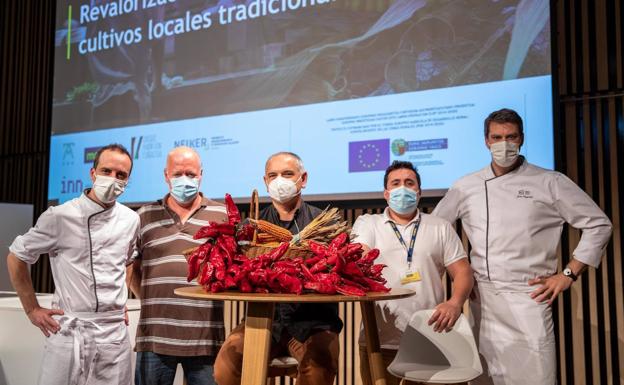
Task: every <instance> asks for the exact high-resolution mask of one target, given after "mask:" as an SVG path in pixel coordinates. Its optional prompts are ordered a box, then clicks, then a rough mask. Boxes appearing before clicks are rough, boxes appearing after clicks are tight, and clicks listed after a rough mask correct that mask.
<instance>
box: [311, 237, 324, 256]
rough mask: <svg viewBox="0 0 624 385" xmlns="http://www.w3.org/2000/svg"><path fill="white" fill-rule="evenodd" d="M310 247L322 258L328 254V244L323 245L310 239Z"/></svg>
mask: <svg viewBox="0 0 624 385" xmlns="http://www.w3.org/2000/svg"><path fill="white" fill-rule="evenodd" d="M308 248H310V250H311V251H312V252H313V253H314V255H315V256H316V257H320V258H322V257H326V256H327V246H324V245H321V244H320V243H318V242H314V241H308Z"/></svg>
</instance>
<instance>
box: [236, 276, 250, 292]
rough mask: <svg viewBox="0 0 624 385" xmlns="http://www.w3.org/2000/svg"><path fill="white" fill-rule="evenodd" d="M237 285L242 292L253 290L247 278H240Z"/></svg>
mask: <svg viewBox="0 0 624 385" xmlns="http://www.w3.org/2000/svg"><path fill="white" fill-rule="evenodd" d="M238 287H239V288H240V291H242V292H243V293H251V292H252V291H253V286H251V283H249V280H248V279H247V278H243V279H241V280H240V282H239V283H238Z"/></svg>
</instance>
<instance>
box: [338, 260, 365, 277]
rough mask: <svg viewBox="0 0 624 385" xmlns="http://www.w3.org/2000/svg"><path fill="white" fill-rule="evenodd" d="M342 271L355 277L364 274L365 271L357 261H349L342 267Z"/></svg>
mask: <svg viewBox="0 0 624 385" xmlns="http://www.w3.org/2000/svg"><path fill="white" fill-rule="evenodd" d="M342 273H343V274H345V275H348V276H354V277H363V276H364V273H363V272H362V270H361V269H360V268H359V266H358V265H357V264H356V263H355V262H347V263H346V264H345V265H344V267H343V269H342Z"/></svg>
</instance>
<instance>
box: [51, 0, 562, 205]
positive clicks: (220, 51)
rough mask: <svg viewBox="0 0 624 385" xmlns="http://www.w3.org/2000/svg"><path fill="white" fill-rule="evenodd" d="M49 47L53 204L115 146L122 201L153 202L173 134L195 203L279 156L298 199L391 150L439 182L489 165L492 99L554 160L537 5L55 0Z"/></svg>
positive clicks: (241, 184)
mask: <svg viewBox="0 0 624 385" xmlns="http://www.w3.org/2000/svg"><path fill="white" fill-rule="evenodd" d="M55 45H56V48H55V49H56V51H55V82H54V105H53V121H52V134H53V136H52V141H51V159H50V178H49V181H50V182H49V199H50V200H51V201H58V202H63V201H66V200H68V199H71V198H73V197H75V196H77V195H79V194H80V192H81V191H82V189H83V188H86V187H89V186H90V181H89V179H88V170H89V168H90V167H91V164H92V160H93V156H94V154H95V152H96V151H97V150H98V148H100V147H102V146H104V145H106V144H108V143H112V142H118V143H121V144H124V145H125V146H126V147H127V148H128V149H129V150H130V151H131V152H132V155H133V158H134V169H133V173H132V176H131V184H130V186H129V187H128V189H127V192H126V193H125V194H124V195H123V201H124V202H145V201H150V200H154V199H158V198H161V197H162V196H164V194H165V193H166V191H167V188H166V185H165V183H164V180H163V168H164V165H165V158H166V155H167V153H168V152H169V151H170V150H171V149H172V148H173V147H175V146H180V145H185V146H190V147H193V148H195V149H196V150H197V151H198V152H199V154H200V155H201V157H202V160H203V167H204V179H203V183H202V191H203V192H204V194H205V195H207V196H209V197H216V198H221V197H222V196H223V194H224V193H225V192H230V193H231V194H232V195H234V196H238V197H245V196H249V195H250V192H251V190H252V189H253V188H258V189H259V190H260V191H261V192H264V193H265V195H266V192H265V189H264V188H263V185H262V175H263V172H264V162H265V160H266V158H267V156H269V155H270V154H272V153H274V152H277V151H293V152H296V153H298V154H299V155H301V157H302V158H303V159H304V162H305V164H306V168H307V170H308V172H309V174H310V181H309V184H308V188H307V189H306V193H307V194H315V195H329V196H332V195H335V194H357V193H362V192H375V191H380V190H381V189H382V184H383V183H382V179H383V171H384V170H385V168H386V167H387V166H388V165H389V164H390V162H392V161H393V160H395V159H400V160H409V161H412V162H414V164H415V165H416V166H417V167H418V168H419V171H420V172H421V175H422V179H423V186H422V187H423V188H424V189H444V188H447V187H449V186H450V184H451V183H452V182H453V181H454V180H455V179H457V178H458V177H460V176H461V175H464V174H466V173H468V172H471V171H474V170H476V169H479V168H481V167H483V165H485V164H486V163H487V162H488V160H489V156H488V153H487V150H486V149H485V147H484V143H483V119H484V118H485V117H486V116H487V114H488V113H489V112H491V111H492V110H494V109H498V108H502V107H510V108H514V109H516V110H517V111H518V112H519V113H520V114H521V115H522V117H523V118H524V120H525V136H526V137H525V145H524V147H523V153H524V154H525V155H526V156H527V157H528V158H529V160H530V161H532V162H533V163H536V164H538V165H541V166H543V167H547V168H552V166H553V152H554V151H553V138H552V136H553V129H552V107H551V106H552V100H551V76H550V72H551V69H550V29H549V9H548V2H544V1H523V0H500V1H491V2H490V1H477V0H473V1H438V0H436V1H424V0H333V1H332V0H246V1H233V0H219V1H215V0H187V1H183V0H116V1H104V0H100V1H98V0H91V1H87V0H82V1H79V0H76V1H72V0H69V1H67V0H61V1H59V3H58V5H57V30H56V41H55ZM345 196H346V195H345Z"/></svg>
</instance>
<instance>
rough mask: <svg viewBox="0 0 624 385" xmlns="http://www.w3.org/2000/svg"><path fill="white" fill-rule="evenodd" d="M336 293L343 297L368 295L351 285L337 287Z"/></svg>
mask: <svg viewBox="0 0 624 385" xmlns="http://www.w3.org/2000/svg"><path fill="white" fill-rule="evenodd" d="M336 291H337V292H338V293H340V294H342V295H354V296H358V297H362V296H364V295H366V292H365V291H364V290H362V289H359V288H357V287H355V286H349V285H336Z"/></svg>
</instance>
